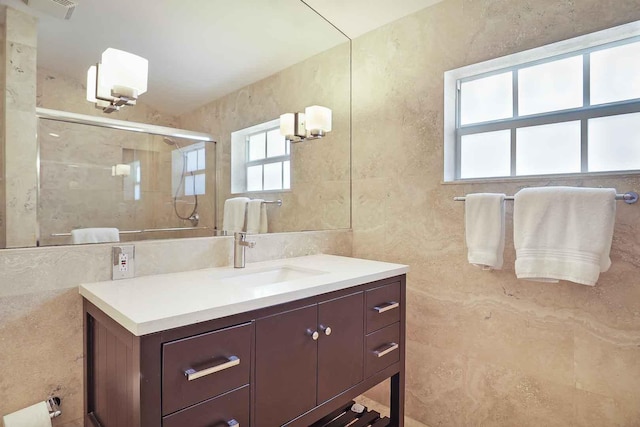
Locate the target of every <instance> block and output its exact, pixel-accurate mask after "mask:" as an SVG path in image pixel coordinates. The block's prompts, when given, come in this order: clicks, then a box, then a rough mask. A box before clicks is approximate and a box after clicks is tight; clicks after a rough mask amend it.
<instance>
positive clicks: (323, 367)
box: [318, 292, 364, 404]
mask: <svg viewBox="0 0 640 427" xmlns="http://www.w3.org/2000/svg"><path fill="white" fill-rule="evenodd" d="M318 322H319V324H320V326H319V328H320V339H319V340H318V404H321V403H322V402H325V401H326V400H329V399H330V398H332V397H334V396H336V395H337V394H339V393H341V392H343V391H344V390H346V389H348V388H349V387H352V386H354V385H356V384H358V383H359V382H360V381H362V379H363V370H364V366H363V365H364V350H363V348H364V297H363V294H362V292H359V293H357V294H353V295H348V296H346V297H342V298H338V299H334V300H331V301H327V302H323V303H320V304H319V305H318ZM328 328H330V329H328ZM329 331H330V333H329V334H327V332H329Z"/></svg>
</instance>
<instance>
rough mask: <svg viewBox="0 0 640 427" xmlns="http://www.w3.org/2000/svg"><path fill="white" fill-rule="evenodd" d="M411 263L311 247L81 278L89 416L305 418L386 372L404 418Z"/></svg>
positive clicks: (208, 420) (174, 424) (194, 420)
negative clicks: (230, 264) (238, 263)
mask: <svg viewBox="0 0 640 427" xmlns="http://www.w3.org/2000/svg"><path fill="white" fill-rule="evenodd" d="M407 271H408V267H407V266H404V265H399V264H389V263H382V262H376V261H368V260H360V259H355V258H345V257H337V256H329V255H314V256H308V257H300V258H291V259H284V260H277V261H267V262H261V263H253V264H250V265H249V264H248V265H247V268H245V269H233V268H212V269H205V270H198V271H191V272H185V273H175V274H164V275H157V276H146V277H139V278H135V279H128V280H121V281H110V282H101V283H92V284H87V285H82V286H81V287H80V293H81V294H82V295H83V297H84V310H85V349H86V358H85V394H86V396H85V397H86V398H85V426H92V427H98V426H103V427H125V426H126V427H129V426H131V427H152V426H153V427H158V426H163V427H187V426H188V427H208V426H242V427H245V426H253V427H277V426H282V425H286V426H291V427H293V426H304V427H307V426H310V425H312V424H314V423H315V422H316V421H318V420H319V419H321V418H323V417H325V416H327V415H328V414H330V413H332V412H333V411H336V410H337V409H339V408H341V407H344V406H345V405H346V404H348V403H349V402H350V401H351V399H353V398H355V397H357V396H358V395H360V394H362V393H363V392H365V391H366V390H368V389H369V388H371V387H373V386H374V385H376V384H378V383H380V382H381V381H384V380H385V379H387V378H391V402H390V406H391V417H390V418H391V420H390V422H389V423H388V425H393V426H402V425H403V412H404V411H403V407H404V359H405V357H404V354H405V303H406V296H405V273H406V272H407ZM381 425H382V424H381Z"/></svg>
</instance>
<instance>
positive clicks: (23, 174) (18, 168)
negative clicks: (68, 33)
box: [0, 6, 38, 247]
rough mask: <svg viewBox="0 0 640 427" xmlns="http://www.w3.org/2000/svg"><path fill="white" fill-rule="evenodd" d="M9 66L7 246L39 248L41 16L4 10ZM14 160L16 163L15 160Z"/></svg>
mask: <svg viewBox="0 0 640 427" xmlns="http://www.w3.org/2000/svg"><path fill="white" fill-rule="evenodd" d="M0 14H2V15H3V21H4V26H3V28H4V31H3V32H2V33H1V35H2V38H1V39H0V43H2V44H3V45H4V46H3V48H2V53H3V55H2V61H1V62H2V64H3V67H4V70H3V76H4V79H3V80H4V82H3V86H4V97H3V100H4V101H3V102H4V106H3V118H4V120H3V123H2V125H3V126H2V129H3V151H4V152H3V157H2V161H3V163H4V166H3V170H4V178H5V181H4V183H3V184H4V190H3V191H4V198H5V204H4V211H5V212H4V213H5V215H4V217H5V221H4V223H5V226H4V232H3V234H4V237H3V239H2V240H5V243H6V246H8V247H22V246H34V245H35V244H36V236H37V225H36V223H37V219H36V214H37V206H36V203H37V187H38V181H37V169H36V158H37V145H36V143H35V139H34V135H35V134H36V118H35V115H34V113H35V95H36V82H35V75H36V50H37V47H36V46H37V29H36V23H37V20H36V18H34V17H32V16H30V15H28V14H25V13H22V12H19V11H17V10H14V9H11V8H8V7H5V6H0ZM9 159H10V161H9Z"/></svg>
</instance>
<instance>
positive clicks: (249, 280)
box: [219, 266, 327, 287]
mask: <svg viewBox="0 0 640 427" xmlns="http://www.w3.org/2000/svg"><path fill="white" fill-rule="evenodd" d="M326 273H327V272H326V271H320V270H307V269H302V268H298V267H290V266H282V267H275V268H270V269H268V270H260V271H255V270H254V271H246V272H245V271H243V272H239V273H237V274H234V275H233V276H232V277H226V278H223V279H221V280H220V282H219V283H221V284H224V285H231V286H250V287H254V286H263V285H272V284H274V283H280V282H288V281H290V280H297V279H303V278H305V277H311V276H317V275H319V274H326Z"/></svg>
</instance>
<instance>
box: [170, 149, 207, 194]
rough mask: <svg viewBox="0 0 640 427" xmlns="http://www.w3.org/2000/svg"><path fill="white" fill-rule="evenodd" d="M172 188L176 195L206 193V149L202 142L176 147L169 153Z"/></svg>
mask: <svg viewBox="0 0 640 427" xmlns="http://www.w3.org/2000/svg"><path fill="white" fill-rule="evenodd" d="M171 163H172V165H171V169H172V174H171V175H172V188H173V194H174V195H176V197H178V196H195V195H198V196H200V195H203V194H206V185H205V183H206V151H205V146H204V143H197V144H193V145H190V146H188V147H183V148H180V147H179V148H176V149H175V150H173V151H172V153H171Z"/></svg>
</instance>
